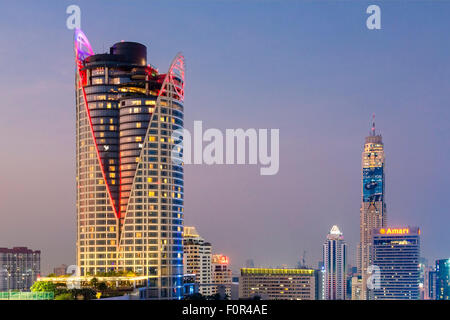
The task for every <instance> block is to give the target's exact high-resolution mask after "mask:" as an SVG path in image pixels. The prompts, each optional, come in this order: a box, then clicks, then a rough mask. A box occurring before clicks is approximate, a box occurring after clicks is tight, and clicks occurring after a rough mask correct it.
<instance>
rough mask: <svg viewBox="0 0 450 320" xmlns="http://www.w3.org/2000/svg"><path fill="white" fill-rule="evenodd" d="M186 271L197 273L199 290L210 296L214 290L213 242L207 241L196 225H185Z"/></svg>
mask: <svg viewBox="0 0 450 320" xmlns="http://www.w3.org/2000/svg"><path fill="white" fill-rule="evenodd" d="M183 244H184V258H183V259H184V272H185V273H186V274H195V276H196V279H195V281H196V283H197V284H198V287H199V289H198V292H199V293H200V294H202V295H204V296H210V295H212V292H213V286H212V275H211V273H212V269H211V268H212V266H211V257H212V254H211V243H209V242H206V241H205V240H204V239H203V238H202V237H201V236H200V235H199V234H198V232H197V230H196V229H195V228H194V227H187V226H185V227H184V233H183Z"/></svg>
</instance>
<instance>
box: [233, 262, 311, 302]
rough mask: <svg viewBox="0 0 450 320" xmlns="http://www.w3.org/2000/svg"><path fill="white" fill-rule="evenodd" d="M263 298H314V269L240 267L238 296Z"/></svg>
mask: <svg viewBox="0 0 450 320" xmlns="http://www.w3.org/2000/svg"><path fill="white" fill-rule="evenodd" d="M256 296H258V297H260V298H261V299H263V300H315V299H316V298H317V295H316V272H315V270H314V269H273V268H242V269H241V276H240V278H239V298H240V299H252V298H254V297H256Z"/></svg>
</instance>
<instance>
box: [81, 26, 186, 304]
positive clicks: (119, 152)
mask: <svg viewBox="0 0 450 320" xmlns="http://www.w3.org/2000/svg"><path fill="white" fill-rule="evenodd" d="M75 55H76V58H75V62H76V69H77V70H76V83H75V87H76V90H75V92H76V95H75V96H76V170H77V171H76V181H77V264H78V266H79V267H80V269H81V275H87V274H98V273H101V272H108V271H119V270H128V271H132V272H135V273H136V274H137V275H142V276H147V277H148V284H149V287H150V288H151V289H149V293H148V296H149V297H150V298H154V299H179V298H180V297H181V296H182V288H183V256H182V255H183V247H182V246H183V244H182V240H183V239H182V232H183V230H182V228H183V193H184V189H183V188H184V186H183V167H182V165H179V164H176V163H174V162H172V159H171V150H172V148H173V146H174V144H177V143H178V142H179V141H178V139H173V138H172V133H173V131H174V130H178V129H182V128H183V114H184V107H183V97H184V58H183V56H182V55H181V54H178V55H177V56H176V57H175V59H174V60H173V62H172V64H171V65H170V67H169V70H168V72H167V73H160V72H159V71H158V69H157V68H155V67H154V66H152V65H150V64H148V63H147V48H146V47H145V46H144V45H142V44H139V43H135V42H119V43H116V44H114V45H113V46H112V47H111V48H110V50H109V53H104V54H94V52H93V50H92V48H91V45H90V44H89V41H88V39H87V37H86V36H85V35H84V34H83V32H82V31H81V30H79V29H77V30H76V31H75Z"/></svg>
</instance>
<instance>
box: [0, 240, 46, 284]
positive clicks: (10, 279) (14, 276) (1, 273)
mask: <svg viewBox="0 0 450 320" xmlns="http://www.w3.org/2000/svg"><path fill="white" fill-rule="evenodd" d="M40 273H41V251H39V250H36V251H35V250H31V249H28V248H26V247H14V248H12V249H8V248H0V292H1V291H10V290H19V291H27V290H29V289H30V287H31V286H32V285H33V283H34V282H35V281H36V278H37V277H38V276H40Z"/></svg>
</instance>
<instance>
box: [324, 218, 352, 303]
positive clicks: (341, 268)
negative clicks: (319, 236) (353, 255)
mask: <svg viewBox="0 0 450 320" xmlns="http://www.w3.org/2000/svg"><path fill="white" fill-rule="evenodd" d="M323 261H324V266H325V299H326V300H345V296H346V291H347V281H346V267H347V245H346V244H345V242H344V236H343V234H342V232H341V231H340V230H339V228H338V226H333V227H332V228H331V230H330V233H329V234H328V235H327V240H326V241H325V243H324V244H323Z"/></svg>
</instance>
